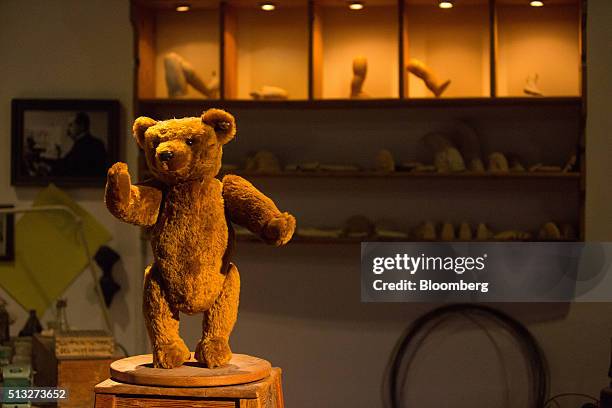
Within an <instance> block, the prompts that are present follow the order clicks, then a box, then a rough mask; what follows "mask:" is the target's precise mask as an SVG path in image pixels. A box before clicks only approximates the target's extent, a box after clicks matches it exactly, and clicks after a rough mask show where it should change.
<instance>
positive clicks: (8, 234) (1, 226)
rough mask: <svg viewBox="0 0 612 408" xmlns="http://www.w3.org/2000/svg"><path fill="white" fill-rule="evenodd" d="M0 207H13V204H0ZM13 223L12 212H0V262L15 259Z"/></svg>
mask: <svg viewBox="0 0 612 408" xmlns="http://www.w3.org/2000/svg"><path fill="white" fill-rule="evenodd" d="M0 208H13V206H12V205H3V204H0ZM14 224H15V217H14V214H6V213H0V262H2V261H12V260H14V259H15V225H14Z"/></svg>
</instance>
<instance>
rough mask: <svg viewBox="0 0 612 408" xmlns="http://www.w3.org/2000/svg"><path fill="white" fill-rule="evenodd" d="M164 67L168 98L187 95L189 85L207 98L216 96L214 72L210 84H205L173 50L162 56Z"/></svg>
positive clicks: (217, 85)
mask: <svg viewBox="0 0 612 408" xmlns="http://www.w3.org/2000/svg"><path fill="white" fill-rule="evenodd" d="M164 69H165V72H166V85H167V87H168V96H169V97H170V98H178V97H181V96H185V95H187V89H188V87H189V85H191V86H192V87H193V88H194V89H196V90H197V91H198V92H200V93H201V94H202V95H204V96H206V97H207V98H216V97H218V94H219V80H218V79H216V73H213V75H215V77H214V78H213V79H212V80H211V82H210V84H206V83H205V82H204V81H203V80H202V78H200V76H199V75H198V74H197V73H196V72H195V69H194V68H193V66H192V65H191V64H190V63H189V62H188V61H187V60H185V59H184V58H183V57H181V56H180V55H178V54H177V53H175V52H170V53H168V54H166V55H165V56H164ZM215 84H216V85H215Z"/></svg>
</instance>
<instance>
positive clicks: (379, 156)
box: [375, 149, 395, 172]
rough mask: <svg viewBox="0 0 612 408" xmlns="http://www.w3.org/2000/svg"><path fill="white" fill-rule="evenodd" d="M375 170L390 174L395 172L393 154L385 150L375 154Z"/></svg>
mask: <svg viewBox="0 0 612 408" xmlns="http://www.w3.org/2000/svg"><path fill="white" fill-rule="evenodd" d="M375 161H376V170H377V171H386V172H391V171H395V160H394V159H393V154H392V153H391V152H390V151H389V150H387V149H381V150H379V151H378V153H376V158H375Z"/></svg>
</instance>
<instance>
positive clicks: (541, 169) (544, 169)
mask: <svg viewBox="0 0 612 408" xmlns="http://www.w3.org/2000/svg"><path fill="white" fill-rule="evenodd" d="M561 170H562V168H561V166H546V165H544V164H542V163H537V164H534V165H533V166H531V167H529V171H530V172H533V173H558V172H560V171H561Z"/></svg>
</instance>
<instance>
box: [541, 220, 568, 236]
mask: <svg viewBox="0 0 612 408" xmlns="http://www.w3.org/2000/svg"><path fill="white" fill-rule="evenodd" d="M561 238H563V236H562V235H561V231H559V227H557V224H555V223H554V222H552V221H549V222H547V223H545V224H544V225H542V228H540V231H539V232H538V239H541V240H543V241H554V240H559V239H561Z"/></svg>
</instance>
